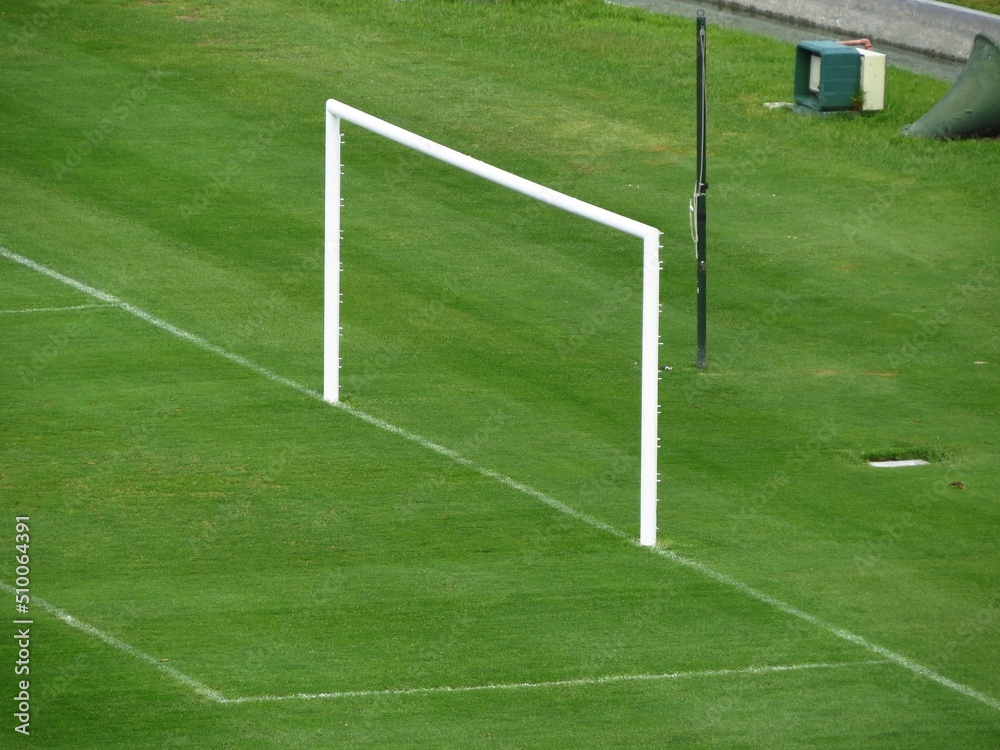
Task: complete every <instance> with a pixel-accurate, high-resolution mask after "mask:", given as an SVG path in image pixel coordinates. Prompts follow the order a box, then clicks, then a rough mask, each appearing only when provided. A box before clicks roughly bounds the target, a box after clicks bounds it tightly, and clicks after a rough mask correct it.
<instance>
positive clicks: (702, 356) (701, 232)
mask: <svg viewBox="0 0 1000 750" xmlns="http://www.w3.org/2000/svg"><path fill="white" fill-rule="evenodd" d="M697 28H698V61H697V62H698V75H697V85H698V97H697V100H698V130H697V140H698V176H697V180H696V182H695V207H694V208H695V213H696V216H695V226H696V227H697V230H696V254H697V258H698V367H700V368H703V367H705V365H706V363H707V361H708V353H707V333H708V332H707V328H708V325H707V318H708V303H707V296H706V289H705V285H706V280H707V276H706V272H705V255H706V253H705V193H706V192H707V191H708V182H706V180H707V177H706V172H705V162H706V156H705V130H706V126H707V122H706V121H707V119H708V105H707V103H706V98H707V97H706V90H705V89H706V84H705V11H703V10H699V11H698V21H697Z"/></svg>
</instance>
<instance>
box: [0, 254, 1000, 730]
mask: <svg viewBox="0 0 1000 750" xmlns="http://www.w3.org/2000/svg"><path fill="white" fill-rule="evenodd" d="M0 255H2V256H3V257H6V258H7V259H9V260H11V261H13V262H15V263H19V264H21V265H23V266H26V267H28V268H31V269H32V270H35V271H37V272H38V273H41V274H44V275H46V276H49V277H50V278H52V279H55V280H57V281H60V282H62V283H64V284H68V285H70V286H72V287H73V288H74V289H77V290H78V291H81V292H84V293H86V294H90V295H92V296H94V297H96V298H98V299H100V300H102V301H104V302H106V303H107V304H111V305H114V306H116V307H119V308H120V309H122V310H124V311H126V312H128V313H130V314H132V315H135V316H136V317H138V318H140V319H141V320H144V321H145V322H147V323H150V324H151V325H154V326H156V327H157V328H160V329H162V330H164V331H166V332H168V333H170V334H171V335H173V336H177V337H178V338H181V339H184V340H185V341H188V342H190V343H192V344H195V345H196V346H199V347H201V348H203V349H206V350H208V351H210V352H212V353H213V354H217V355H219V356H221V357H223V358H225V359H227V360H229V361H230V362H233V363H234V364H238V365H240V366H242V367H246V368H249V369H251V370H252V371H254V372H256V373H257V374H259V375H261V376H263V377H266V378H268V379H269V380H272V381H274V382H276V383H279V384H281V385H285V386H287V387H290V388H293V389H294V390H296V391H298V392H300V393H303V394H305V395H308V396H311V397H313V398H317V399H320V400H322V396H321V395H320V394H319V393H318V392H316V391H314V390H312V389H309V388H306V387H305V386H303V385H300V384H298V383H295V382H294V381H291V380H289V379H288V378H285V377H283V376H281V375H278V374H276V373H273V372H271V371H270V370H267V369H266V368H263V367H260V366H259V365H256V364H255V363H253V362H250V361H249V360H247V359H245V358H243V357H240V356H239V355H235V354H232V353H230V352H227V351H225V350H224V349H222V348H220V347H217V346H215V345H214V344H211V343H210V342H207V341H205V340H204V339H202V338H200V337H198V336H196V335H194V334H191V333H188V332H187V331H183V330H181V329H179V328H177V327H176V326H173V325H171V324H170V323H167V322H166V321H163V320H161V319H159V318H157V317H156V316H153V315H150V314H149V313H147V312H145V311H143V310H141V309H139V308H137V307H135V306H133V305H130V304H128V303H127V302H124V301H122V300H119V299H118V298H116V297H114V296H113V295H109V294H107V293H106V292H102V291H101V290H99V289H95V288H93V287H91V286H89V285H87V284H84V283H83V282H79V281H76V280H75V279H71V278H69V277H68V276H65V275H63V274H61V273H59V272H57V271H54V270H52V269H50V268H48V267H46V266H43V265H41V264H39V263H36V262H35V261H33V260H31V259H29V258H25V257H24V256H21V255H18V254H17V253H14V252H12V251H10V250H8V249H7V248H3V247H0ZM334 406H339V407H340V408H344V407H343V406H342V405H339V404H334ZM345 411H347V412H348V413H349V414H351V415H352V416H355V417H357V418H359V419H362V420H363V421H365V422H367V423H369V424H371V425H373V426H376V427H379V428H380V429H383V430H386V431H387V432H390V433H392V434H395V435H398V436H400V437H402V438H404V439H405V440H408V441H411V442H415V443H417V444H418V445H420V446H422V447H424V448H427V449H429V450H432V451H434V452H435V453H438V454H439V455H442V456H444V457H446V458H449V459H451V460H452V461H455V462H457V463H460V464H461V465H463V466H465V467H466V468H470V469H472V470H474V471H476V472H477V473H479V474H481V475H483V476H485V477H488V478H490V479H494V480H496V481H499V482H500V483H501V484H504V485H506V486H508V487H510V488H512V489H515V490H517V491H519V492H522V493H524V494H527V495H529V496H531V497H534V498H535V499H538V500H541V501H542V502H544V503H545V504H546V505H548V506H550V507H552V508H554V509H555V510H558V511H560V512H561V513H565V514H567V515H569V516H571V517H573V518H575V519H577V520H579V521H582V522H583V523H586V524H588V525H590V526H593V527H594V528H596V529H599V530H601V531H604V532H606V533H610V534H612V535H613V536H615V537H618V538H620V539H631V537H629V536H628V535H627V534H625V533H624V532H622V531H620V530H618V529H615V528H614V527H612V526H610V525H608V524H606V523H604V522H603V521H600V520H598V519H595V518H593V517H592V516H588V515H587V514H584V513H580V512H579V511H577V510H575V509H574V508H572V507H571V506H568V505H566V504H565V503H562V502H561V501H559V500H556V499H555V498H551V497H549V496H548V495H546V494H545V493H542V492H540V491H538V490H535V489H533V488H531V487H529V486H527V485H524V484H522V483H520V482H517V481H516V480H514V479H511V478H510V477H507V476H505V475H503V474H500V473H498V472H495V471H493V470H490V469H486V468H484V467H481V466H479V465H478V464H476V463H475V462H473V461H470V460H468V459H466V458H464V457H462V456H461V455H459V454H457V453H455V452H454V451H451V450H450V449H448V448H445V447H443V446H439V445H437V444H436V443H433V442H431V441H428V440H425V439H424V438H422V437H420V436H419V435H415V434H414V433H411V432H409V431H406V430H403V429H401V428H398V427H395V426H394V425H391V424H389V423H387V422H385V421H383V420H381V419H378V418H377V417H373V416H372V415H369V414H367V413H365V412H363V411H361V410H358V409H355V408H353V407H347V408H345ZM652 552H653V553H655V554H658V555H660V556H662V557H664V558H666V559H668V560H671V561H673V562H675V563H677V564H680V565H683V566H684V567H687V568H689V569H692V570H695V571H697V572H699V573H701V574H703V575H706V576H708V577H709V578H712V579H714V580H716V581H718V582H719V583H722V584H724V585H726V586H728V587H730V588H733V589H735V590H737V591H740V592H741V593H744V594H746V595H748V596H750V597H752V598H754V599H756V600H758V601H760V602H763V603H765V604H768V605H769V606H772V607H774V608H776V609H778V610H779V611H781V612H783V613H785V614H787V615H791V616H793V617H796V618H798V619H800V620H803V621H805V622H808V623H810V624H812V625H815V626H817V627H819V628H821V629H823V630H826V631H827V632H829V633H831V634H832V635H834V636H836V637H837V638H839V639H842V640H844V641H847V642H849V643H852V644H855V645H857V646H860V647H861V648H863V649H865V650H867V651H869V652H871V653H873V654H876V655H878V656H881V657H884V658H885V659H888V660H890V661H892V662H894V663H896V664H898V665H900V666H902V667H904V668H905V669H907V670H909V671H911V672H913V673H914V674H917V675H919V676H920V677H923V678H926V679H928V680H931V681H933V682H935V683H937V684H939V685H942V686H944V687H946V688H948V689H950V690H954V691H956V692H958V693H961V694H962V695H965V696H967V697H969V698H972V699H974V700H977V701H979V702H980V703H983V704H985V705H987V706H989V707H990V708H993V709H995V710H998V711H1000V700H997V699H995V698H993V697H991V696H989V695H986V694H985V693H982V692H981V691H979V690H976V689H975V688H972V687H970V686H967V685H963V684H961V683H959V682H956V681H954V680H951V679H949V678H948V677H945V676H944V675H941V674H939V673H937V672H935V671H934V670H932V669H929V668H927V667H925V666H923V665H921V664H919V663H917V662H916V661H914V660H912V659H910V658H908V657H906V656H904V655H902V654H898V653H896V652H894V651H892V650H890V649H887V648H884V647H882V646H879V645H877V644H875V643H872V642H871V641H869V640H868V639H866V638H864V637H863V636H860V635H857V634H855V633H852V632H850V631H848V630H845V629H844V628H840V627H837V626H834V625H831V624H828V623H826V622H824V621H823V620H821V619H819V618H817V617H814V616H813V615H810V614H809V613H807V612H804V611H803V610H801V609H799V608H797V607H795V606H793V605H791V604H788V603H787V602H784V601H782V600H780V599H777V598H775V597H773V596H770V595H768V594H766V593H764V592H762V591H759V590H758V589H755V588H753V587H751V586H748V585H747V584H745V583H743V582H741V581H739V580H737V579H735V578H733V577H732V576H728V575H726V574H724V573H720V572H718V571H715V570H713V569H712V568H710V567H708V566H705V565H702V564H701V563H698V562H697V561H695V560H692V559H690V558H688V557H685V556H683V555H679V554H677V553H675V552H672V551H670V550H667V549H664V548H662V547H655V548H653V549H652Z"/></svg>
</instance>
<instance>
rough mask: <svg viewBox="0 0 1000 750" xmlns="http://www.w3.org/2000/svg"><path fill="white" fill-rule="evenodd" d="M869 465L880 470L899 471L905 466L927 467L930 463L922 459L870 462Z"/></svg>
mask: <svg viewBox="0 0 1000 750" xmlns="http://www.w3.org/2000/svg"><path fill="white" fill-rule="evenodd" d="M868 463H869V464H870V465H871V466H874V467H876V468H878V469H898V468H901V467H903V466H927V465H928V464H929V463H930V461H924V459H922V458H907V459H905V460H903V461H869V462H868Z"/></svg>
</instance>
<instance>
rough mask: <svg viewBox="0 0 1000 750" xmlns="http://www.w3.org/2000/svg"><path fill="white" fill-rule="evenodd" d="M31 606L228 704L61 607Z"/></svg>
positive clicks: (36, 603) (4, 586)
mask: <svg viewBox="0 0 1000 750" xmlns="http://www.w3.org/2000/svg"><path fill="white" fill-rule="evenodd" d="M0 588H2V589H3V590H4V591H7V592H8V593H11V594H13V593H14V588H13V587H12V586H10V585H8V584H6V583H4V582H3V581H0ZM31 604H32V606H37V607H41V608H42V609H43V610H45V611H46V612H48V613H49V614H50V615H52V616H53V617H56V618H57V619H59V620H62V621H63V622H64V623H66V624H67V625H69V626H70V627H73V628H76V629H77V630H80V631H82V632H84V633H86V634H87V635H91V636H93V637H94V638H97V639H98V640H100V641H104V643H106V644H108V645H109V646H111V647H112V648H115V649H118V650H119V651H121V652H123V653H125V654H128V655H129V656H131V657H133V658H135V659H138V660H139V661H144V662H146V663H147V664H151V665H152V666H154V667H156V668H157V669H158V670H159V671H160V672H162V673H163V674H165V675H166V676H167V677H169V678H171V679H172V680H174V681H175V682H179V683H181V684H182V685H184V686H185V687H188V688H190V689H191V690H193V691H194V692H195V693H197V694H198V695H200V696H201V697H202V698H208V699H209V700H213V701H215V702H216V703H225V702H226V698H225V696H224V695H223V694H222V693H220V692H219V691H217V690H212V688H210V687H208V686H207V685H205V684H204V683H203V682H200V681H199V680H196V679H195V678H194V677H189V676H188V675H186V674H184V673H183V672H181V671H179V670H176V669H174V668H173V667H170V666H167V665H166V664H164V663H163V662H162V661H161V660H159V659H157V658H156V657H154V656H150V655H149V654H147V653H146V652H145V651H140V650H139V649H137V648H136V647H135V646H130V645H129V644H127V643H125V642H124V641H120V640H118V639H117V638H115V637H114V636H113V635H109V634H108V633H105V632H104V631H103V630H99V629H97V628H95V627H94V626H93V625H88V624H87V623H85V622H82V621H80V620H78V619H76V618H75V617H73V615H71V614H70V613H69V612H66V611H65V610H62V609H59V607H56V606H55V605H53V604H49V603H48V602H47V601H45V600H44V599H39V598H38V597H37V596H32V597H31Z"/></svg>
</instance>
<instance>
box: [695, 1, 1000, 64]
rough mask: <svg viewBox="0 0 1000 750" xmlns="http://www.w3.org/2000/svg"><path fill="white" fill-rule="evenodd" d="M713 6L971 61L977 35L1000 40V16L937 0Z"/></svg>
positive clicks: (766, 3) (800, 2)
mask: <svg viewBox="0 0 1000 750" xmlns="http://www.w3.org/2000/svg"><path fill="white" fill-rule="evenodd" d="M706 4H708V5H714V6H716V7H719V8H727V9H733V10H738V11H741V12H743V13H751V14H758V15H764V16H769V17H771V18H778V19H781V20H789V21H792V22H794V23H797V24H802V25H808V26H815V27H816V28H817V29H822V30H826V31H831V32H834V33H836V34H838V35H842V36H844V37H860V36H866V37H868V38H870V39H871V40H872V41H873V42H876V43H877V42H883V43H886V44H891V45H894V46H896V47H901V48H903V49H910V50H915V51H918V52H923V53H926V54H931V55H937V56H938V57H945V58H949V59H952V60H967V59H968V57H969V52H970V51H971V50H972V40H973V39H974V38H975V36H976V34H986V35H987V36H988V37H990V38H991V39H993V40H994V41H997V42H1000V16H995V15H993V14H992V13H983V12H982V11H978V10H971V9H969V8H960V7H958V6H956V5H948V4H946V3H938V2H934V1H933V0H707V3H706Z"/></svg>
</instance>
